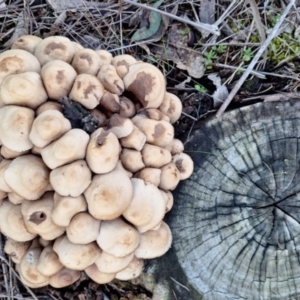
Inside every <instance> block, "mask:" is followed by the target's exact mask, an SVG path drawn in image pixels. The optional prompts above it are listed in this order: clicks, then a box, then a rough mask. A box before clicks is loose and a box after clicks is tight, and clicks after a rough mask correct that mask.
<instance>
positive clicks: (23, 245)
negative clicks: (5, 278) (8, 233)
mask: <svg viewBox="0 0 300 300" xmlns="http://www.w3.org/2000/svg"><path fill="white" fill-rule="evenodd" d="M30 244H31V242H30V241H26V242H17V241H15V240H13V239H11V238H8V239H7V240H6V242H5V245H4V252H5V253H6V254H7V255H8V256H9V257H10V258H11V260H12V261H13V262H14V263H15V264H19V263H20V262H21V259H22V257H23V256H24V254H25V253H26V251H27V250H28V248H29V247H30Z"/></svg>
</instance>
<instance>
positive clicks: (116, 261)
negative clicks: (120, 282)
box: [95, 251, 134, 273]
mask: <svg viewBox="0 0 300 300" xmlns="http://www.w3.org/2000/svg"><path fill="white" fill-rule="evenodd" d="M133 257H134V252H133V253H131V254H129V255H127V256H124V257H116V256H114V255H111V254H109V253H107V252H105V251H102V252H101V254H100V256H99V258H98V259H97V260H96V262H95V265H96V266H97V268H98V270H99V271H100V272H104V273H117V272H120V271H121V270H123V269H125V268H126V267H127V266H128V265H129V264H130V262H131V261H132V260H133Z"/></svg>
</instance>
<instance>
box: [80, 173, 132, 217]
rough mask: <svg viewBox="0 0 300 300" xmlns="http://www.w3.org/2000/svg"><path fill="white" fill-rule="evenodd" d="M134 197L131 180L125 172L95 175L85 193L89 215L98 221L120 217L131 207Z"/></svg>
mask: <svg viewBox="0 0 300 300" xmlns="http://www.w3.org/2000/svg"><path fill="white" fill-rule="evenodd" d="M132 195H133V189H132V184H131V182H130V179H129V178H128V176H127V175H126V173H125V172H122V171H119V170H113V171H111V172H110V173H107V174H102V175H95V176H94V177H93V180H92V183H91V185H90V186H89V187H88V188H87V189H86V191H85V192H84V196H85V198H86V201H87V203H88V210H89V213H90V214H91V215H92V216H93V217H94V218H96V219H98V220H112V219H115V218H117V217H119V216H120V215H121V214H122V213H123V212H124V210H125V209H126V208H127V207H128V206H129V205H130V203H131V199H132Z"/></svg>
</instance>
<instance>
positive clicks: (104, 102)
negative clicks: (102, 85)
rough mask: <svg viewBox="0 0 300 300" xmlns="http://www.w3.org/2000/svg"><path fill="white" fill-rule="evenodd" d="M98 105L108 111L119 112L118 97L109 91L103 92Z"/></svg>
mask: <svg viewBox="0 0 300 300" xmlns="http://www.w3.org/2000/svg"><path fill="white" fill-rule="evenodd" d="M100 106H101V107H103V108H105V110H107V111H108V112H111V113H119V111H120V99H119V96H118V95H116V94H113V93H111V92H109V91H104V94H103V96H102V98H101V101H100Z"/></svg>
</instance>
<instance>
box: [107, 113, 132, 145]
mask: <svg viewBox="0 0 300 300" xmlns="http://www.w3.org/2000/svg"><path fill="white" fill-rule="evenodd" d="M108 128H109V131H110V132H112V133H114V134H115V135H116V137H117V138H118V139H120V138H123V137H126V136H128V135H130V134H131V133H132V131H133V128H134V125H133V123H132V121H131V120H130V119H129V118H124V117H121V116H120V115H119V114H113V115H112V116H111V117H110V119H109V121H108Z"/></svg>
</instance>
